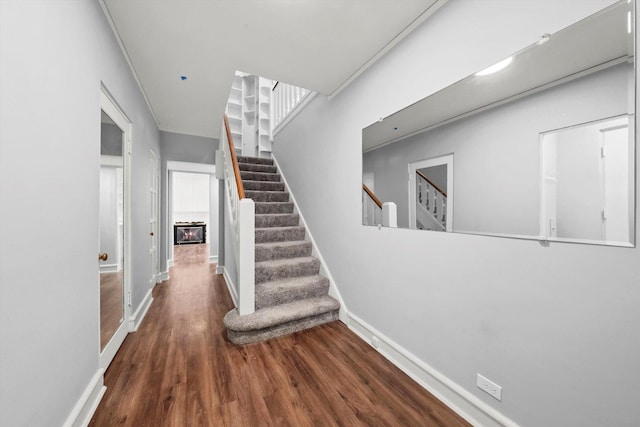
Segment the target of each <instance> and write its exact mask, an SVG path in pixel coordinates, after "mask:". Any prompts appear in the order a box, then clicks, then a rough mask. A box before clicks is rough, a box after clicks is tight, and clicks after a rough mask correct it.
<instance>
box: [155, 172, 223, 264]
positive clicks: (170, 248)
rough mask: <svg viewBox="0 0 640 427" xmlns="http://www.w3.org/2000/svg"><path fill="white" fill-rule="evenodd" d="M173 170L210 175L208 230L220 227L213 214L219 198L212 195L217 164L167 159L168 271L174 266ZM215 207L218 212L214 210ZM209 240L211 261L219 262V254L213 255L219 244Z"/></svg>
mask: <svg viewBox="0 0 640 427" xmlns="http://www.w3.org/2000/svg"><path fill="white" fill-rule="evenodd" d="M173 172H187V173H201V174H207V175H209V180H210V181H209V222H210V223H211V226H209V224H207V230H209V232H210V233H211V232H213V229H212V228H211V227H213V226H215V227H216V229H217V227H218V222H216V223H215V224H214V222H213V221H212V219H213V216H214V215H215V214H216V213H217V210H218V209H217V208H216V207H215V206H214V203H215V204H217V203H218V200H217V198H216V200H213V198H212V197H211V191H212V189H213V187H212V186H213V185H216V186H217V183H216V165H212V164H208V163H192V162H179V161H175V160H169V161H167V172H166V178H167V185H166V188H165V189H164V194H165V197H166V199H165V200H166V201H167V203H166V206H165V207H164V208H165V215H164V218H165V221H164V226H165V230H167V233H166V235H165V236H163V238H164V239H165V240H166V247H167V252H166V256H167V271H168V270H169V267H171V266H173V190H172V187H173V182H172V181H173V179H172V176H173ZM214 208H215V211H216V212H214ZM218 221H220V218H218ZM218 238H220V236H218ZM207 242H208V243H209V262H217V260H218V256H217V255H213V253H214V252H216V251H217V249H218V248H217V246H214V245H213V244H212V243H213V242H211V241H210V240H209V239H207Z"/></svg>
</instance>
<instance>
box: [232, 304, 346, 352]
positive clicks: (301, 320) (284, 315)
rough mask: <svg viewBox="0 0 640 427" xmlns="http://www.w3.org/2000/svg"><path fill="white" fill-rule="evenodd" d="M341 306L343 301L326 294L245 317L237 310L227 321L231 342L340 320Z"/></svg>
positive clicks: (272, 335)
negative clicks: (339, 311)
mask: <svg viewBox="0 0 640 427" xmlns="http://www.w3.org/2000/svg"><path fill="white" fill-rule="evenodd" d="M339 309H340V303H339V302H338V301H336V300H335V299H333V298H332V297H330V296H328V295H325V296H322V297H315V298H308V299H304V300H300V301H295V302H291V303H288V304H281V305H277V306H273V307H266V308H262V309H259V310H256V311H255V312H254V313H252V314H247V315H245V316H240V315H239V314H238V310H236V309H233V310H231V311H230V312H228V313H227V314H226V315H225V316H224V324H225V326H226V327H227V337H228V338H229V340H230V341H231V342H233V343H235V344H250V343H255V342H259V341H264V340H267V339H270V338H275V337H279V336H282V335H287V334H291V333H294V332H298V331H302V330H305V329H309V328H312V327H314V326H317V325H321V324H324V323H328V322H331V321H333V320H337V319H338V310H339Z"/></svg>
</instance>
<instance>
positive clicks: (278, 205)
mask: <svg viewBox="0 0 640 427" xmlns="http://www.w3.org/2000/svg"><path fill="white" fill-rule="evenodd" d="M255 207H256V215H262V214H274V213H293V202H255Z"/></svg>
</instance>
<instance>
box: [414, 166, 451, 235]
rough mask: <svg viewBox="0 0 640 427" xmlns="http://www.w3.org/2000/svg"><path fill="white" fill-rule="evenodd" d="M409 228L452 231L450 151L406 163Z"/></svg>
mask: <svg viewBox="0 0 640 427" xmlns="http://www.w3.org/2000/svg"><path fill="white" fill-rule="evenodd" d="M408 169H409V228H412V229H424V230H434V231H453V212H454V211H453V201H454V198H453V154H447V155H444V156H439V157H434V158H430V159H425V160H419V161H416V162H412V163H409V166H408Z"/></svg>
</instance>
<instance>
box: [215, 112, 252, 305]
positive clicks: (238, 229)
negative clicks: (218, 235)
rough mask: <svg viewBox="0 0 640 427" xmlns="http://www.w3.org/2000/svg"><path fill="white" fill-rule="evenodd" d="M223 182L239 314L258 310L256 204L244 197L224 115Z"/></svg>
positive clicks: (234, 152) (221, 139)
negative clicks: (256, 304) (229, 225)
mask: <svg viewBox="0 0 640 427" xmlns="http://www.w3.org/2000/svg"><path fill="white" fill-rule="evenodd" d="M220 141H221V146H222V152H223V161H224V180H225V183H226V185H225V187H226V189H227V200H228V201H229V206H230V211H231V218H230V219H231V221H230V222H231V224H232V226H233V230H232V234H233V237H234V238H233V239H232V240H233V242H232V243H233V246H234V255H235V266H236V273H237V279H236V280H237V283H236V284H235V286H236V291H237V294H238V295H237V302H236V303H237V305H238V307H237V308H238V312H239V314H240V315H245V314H251V313H253V312H254V311H255V204H254V203H253V200H251V199H248V198H246V197H245V192H244V186H243V185H242V177H241V176H240V168H239V166H238V159H237V157H236V151H235V147H234V145H233V136H232V135H231V128H230V127H229V120H228V118H227V116H226V114H225V116H224V130H223V132H221V136H220Z"/></svg>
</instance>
